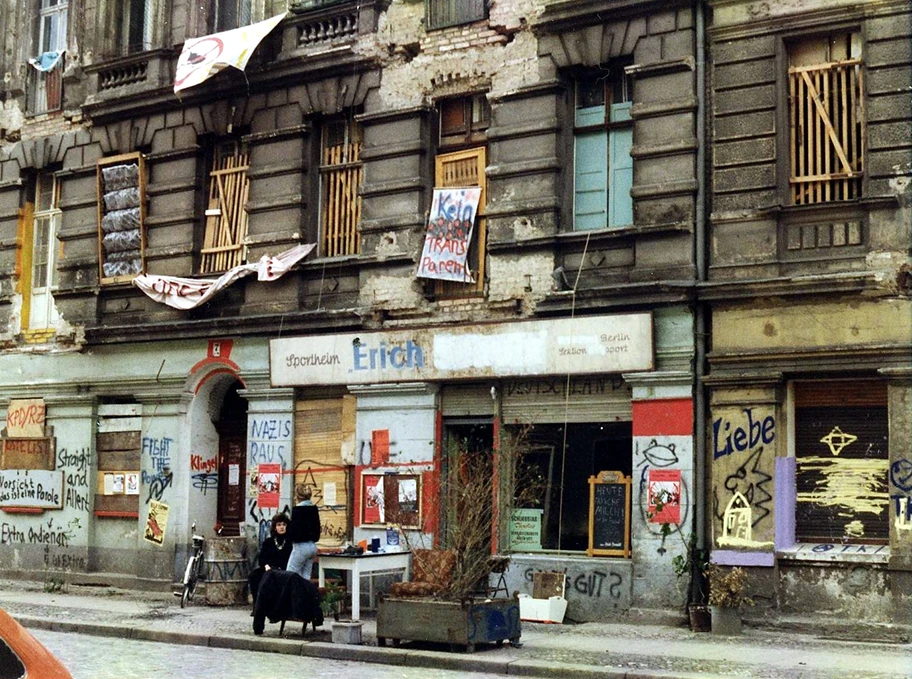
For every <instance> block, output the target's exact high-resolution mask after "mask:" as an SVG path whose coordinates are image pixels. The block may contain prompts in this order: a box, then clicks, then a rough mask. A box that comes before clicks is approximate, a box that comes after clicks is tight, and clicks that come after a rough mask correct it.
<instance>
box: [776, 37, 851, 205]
mask: <svg viewBox="0 0 912 679" xmlns="http://www.w3.org/2000/svg"><path fill="white" fill-rule="evenodd" d="M862 65H863V62H862V60H861V37H860V35H859V34H858V33H837V34H831V35H827V36H822V37H819V38H816V39H813V40H806V41H803V42H801V43H796V44H795V45H792V46H790V47H789V72H788V79H789V151H790V165H791V176H790V178H789V183H790V189H791V191H790V192H791V199H792V203H793V204H795V205H807V204H811V203H826V202H830V201H842V200H852V199H856V198H859V197H860V196H861V188H862V185H861V178H862V174H863V172H864V145H865V140H864V130H865V127H864V118H865V112H864V81H863V76H864V70H863V68H862Z"/></svg>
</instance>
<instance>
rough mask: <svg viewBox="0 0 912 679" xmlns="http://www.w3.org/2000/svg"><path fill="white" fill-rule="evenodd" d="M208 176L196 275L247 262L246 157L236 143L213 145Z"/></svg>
mask: <svg viewBox="0 0 912 679" xmlns="http://www.w3.org/2000/svg"><path fill="white" fill-rule="evenodd" d="M211 168H212V169H211V171H210V172H209V198H208V203H207V205H206V215H205V216H206V227H205V234H204V237H203V247H202V249H201V250H200V254H201V260H200V273H218V272H222V271H227V270H229V269H231V268H233V267H235V266H238V265H239V264H243V263H244V262H245V261H246V258H247V251H246V245H245V240H246V238H247V210H246V207H245V205H246V203H247V194H248V192H249V190H250V180H249V179H248V177H247V169H248V155H247V149H246V147H245V146H244V145H243V144H242V143H241V142H239V141H223V142H220V143H218V144H216V145H215V147H214V148H213V153H212V165H211Z"/></svg>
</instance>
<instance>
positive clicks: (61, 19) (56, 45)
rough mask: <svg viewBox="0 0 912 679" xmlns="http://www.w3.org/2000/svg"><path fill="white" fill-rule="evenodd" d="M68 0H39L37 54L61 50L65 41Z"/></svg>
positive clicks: (64, 46) (64, 45)
mask: <svg viewBox="0 0 912 679" xmlns="http://www.w3.org/2000/svg"><path fill="white" fill-rule="evenodd" d="M68 8H69V2H68V0H41V7H40V9H39V18H38V54H44V53H45V52H62V51H64V50H65V49H66V43H67V9H68Z"/></svg>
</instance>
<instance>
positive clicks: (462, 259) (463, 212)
mask: <svg viewBox="0 0 912 679" xmlns="http://www.w3.org/2000/svg"><path fill="white" fill-rule="evenodd" d="M480 199H481V189H480V188H478V187H475V188H460V189H434V199H433V202H432V203H431V214H430V217H429V218H428V227H427V233H426V234H425V237H424V250H423V251H422V253H421V261H420V262H419V264H418V277H419V278H438V279H440V280H444V281H458V282H460V283H474V282H475V278H474V277H473V276H472V272H471V271H470V270H469V268H468V266H466V262H467V259H468V254H469V244H470V243H471V242H472V230H473V228H474V225H475V215H476V214H477V212H478V202H479V200H480Z"/></svg>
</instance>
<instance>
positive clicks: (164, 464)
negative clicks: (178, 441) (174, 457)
mask: <svg viewBox="0 0 912 679" xmlns="http://www.w3.org/2000/svg"><path fill="white" fill-rule="evenodd" d="M173 442H174V439H171V438H168V437H161V438H153V437H151V436H144V437H143V440H142V456H143V458H144V459H146V460H148V461H149V466H150V467H151V468H152V471H151V472H149V471H146V470H145V469H143V471H142V482H143V484H144V485H145V486H147V487H148V493H147V494H146V504H147V505H148V504H149V503H150V502H161V500H162V497H163V496H164V494H165V490H167V488H168V487H169V486H170V485H171V484H172V482H173V481H174V472H172V471H171V444H172V443H173Z"/></svg>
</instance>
